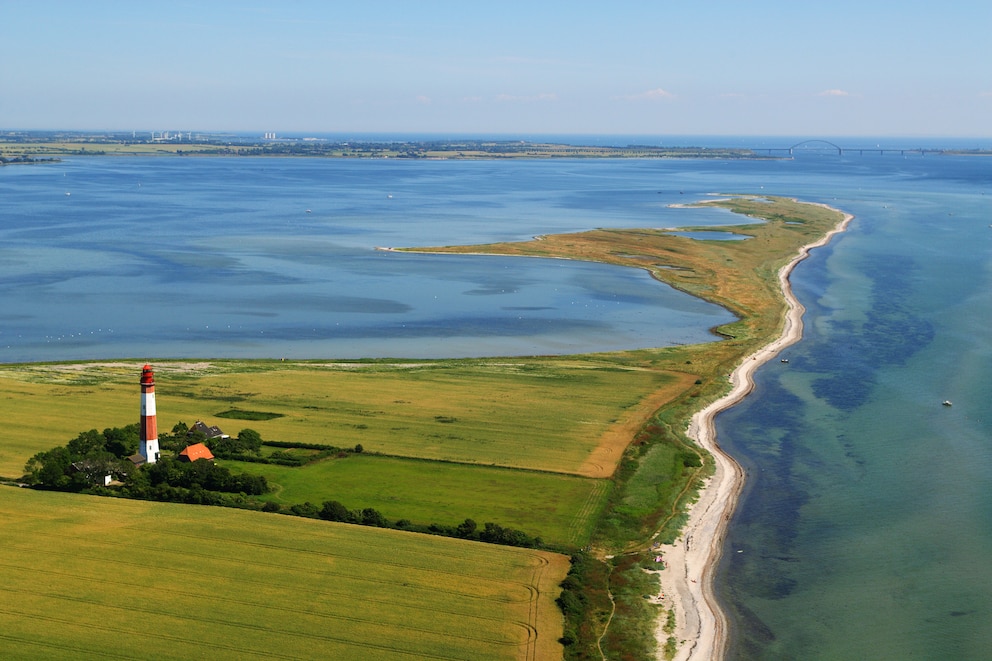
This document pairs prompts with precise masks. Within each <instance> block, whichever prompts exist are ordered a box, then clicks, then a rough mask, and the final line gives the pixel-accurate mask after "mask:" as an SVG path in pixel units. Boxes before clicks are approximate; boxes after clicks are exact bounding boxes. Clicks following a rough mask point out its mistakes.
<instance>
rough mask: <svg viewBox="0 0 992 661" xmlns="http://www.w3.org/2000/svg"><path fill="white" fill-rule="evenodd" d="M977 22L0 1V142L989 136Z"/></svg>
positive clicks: (829, 15)
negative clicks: (120, 136)
mask: <svg viewBox="0 0 992 661" xmlns="http://www.w3.org/2000/svg"><path fill="white" fill-rule="evenodd" d="M990 28H992V2H989V1H988V0H943V2H939V3H938V2H929V1H928V2H918V1H915V0H901V1H897V0H892V1H882V0H861V1H850V2H849V1H847V0H831V1H830V2H805V1H803V0H792V1H789V2H785V1H782V2H773V1H762V0H754V1H751V2H746V1H744V0H739V1H736V2H730V1H721V0H713V1H709V2H707V1H703V0H700V1H690V0H682V1H681V2H670V1H668V0H652V1H649V2H624V1H623V0H615V1H613V2H609V3H608V2H605V1H604V2H585V1H583V0H572V1H570V2H553V1H549V2H541V1H540V0H532V1H530V2H517V1H515V0H489V1H487V2H477V1H474V0H459V1H457V2H447V1H436V2H431V1H422V2H417V1H412V0H411V1H405V2H401V1H379V0H363V1H361V2H359V1H358V0H347V1H344V2H333V1H330V0H327V1H323V2H318V1H310V0H300V1H296V2H294V1H292V0H281V1H279V2H275V1H268V0H265V1H262V0H257V1H250V0H246V1H243V2H222V1H210V0H206V1H198V2H185V1H173V2H164V1H159V0H121V1H117V2H114V1H107V0H87V1H86V2H82V1H79V2H77V1H64V2H59V1H55V0H30V1H29V0H0V62H2V64H0V128H4V129H42V128H53V129H120V130H131V129H136V130H151V129H155V130H193V131H197V130H199V131H212V130H213V131H216V130H237V131H259V132H261V131H276V132H283V133H289V132H308V131H312V132H315V133H317V132H430V133H442V134H445V133H447V134H461V133H477V134H478V133H484V134H498V133H508V134H527V133H535V134H540V133H591V134H595V133H600V134H601V133H612V134H652V135H684V134H710V135H731V134H743V135H810V136H827V135H879V136H884V135H900V136H969V137H987V136H990V135H992V35H990Z"/></svg>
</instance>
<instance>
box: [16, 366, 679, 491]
mask: <svg viewBox="0 0 992 661" xmlns="http://www.w3.org/2000/svg"><path fill="white" fill-rule="evenodd" d="M153 367H154V368H155V378H156V400H157V406H158V422H159V429H160V430H163V431H168V430H169V429H171V427H172V425H174V424H175V423H176V422H179V421H180V420H182V421H184V422H186V423H187V424H190V425H192V424H193V422H195V421H196V420H203V421H204V422H207V423H208V424H217V425H219V426H220V427H221V429H223V430H224V431H225V432H227V433H229V434H237V432H238V431H240V430H241V429H243V428H245V427H248V428H251V429H255V430H256V431H258V432H259V433H260V434H261V435H262V437H263V438H265V439H267V440H280V441H297V442H305V443H322V444H330V445H335V446H338V447H354V446H355V445H357V444H361V445H362V446H363V447H364V448H365V449H366V450H367V451H371V452H382V453H386V454H391V455H399V456H406V457H417V458H423V459H439V460H444V461H456V462H466V463H475V464H483V465H498V466H508V467H516V468H529V469H535V470H546V471H558V472H564V473H581V474H586V475H594V476H600V477H602V476H608V475H609V474H611V473H612V469H613V466H614V465H615V462H616V461H617V460H618V459H619V457H620V451H621V450H622V447H623V445H625V444H626V442H627V441H629V438H630V435H631V434H630V433H629V431H628V433H627V434H626V437H625V438H622V439H620V440H619V442H620V449H619V450H618V449H614V451H613V452H612V453H604V452H603V451H602V450H600V446H601V445H602V444H603V443H604V442H608V441H604V439H607V437H609V436H610V435H611V434H613V435H615V432H616V431H618V429H620V428H625V427H627V426H629V425H630V424H640V419H642V418H643V417H644V416H645V415H648V414H649V413H650V411H640V412H639V413H638V414H637V415H636V416H635V418H638V419H636V420H633V421H632V420H630V415H631V411H632V410H633V411H635V412H636V411H637V405H638V404H639V403H641V402H642V401H643V400H645V398H649V397H653V399H654V400H657V399H658V398H659V397H658V394H657V393H659V392H660V393H661V399H669V398H671V397H674V396H675V395H676V394H677V393H678V392H681V390H683V389H684V387H685V383H684V381H685V379H686V378H687V377H685V376H684V375H677V374H671V373H667V372H664V371H661V370H657V369H653V368H651V367H650V366H642V365H631V366H623V365H619V364H617V363H615V362H610V361H609V360H607V359H605V358H599V359H596V358H592V357H590V358H570V359H565V358H562V359H529V360H528V359H510V360H507V361H503V362H494V361H470V360H469V361H457V360H451V361H432V362H418V363H374V362H373V363H316V362H315V363H283V362H280V361H260V362H252V361H216V362H211V363H168V362H165V363H153ZM140 372H141V363H139V362H114V363H93V364H88V365H87V364H83V365H3V366H0V419H3V421H4V434H3V442H2V443H0V475H3V476H7V477H16V476H19V475H20V474H21V472H22V471H23V468H24V463H25V462H26V461H27V460H28V459H29V458H30V457H31V456H32V455H34V454H35V453H36V452H39V451H42V450H47V449H49V448H51V447H53V446H56V445H63V444H65V443H66V442H68V441H69V440H70V439H72V438H74V437H75V436H76V435H77V434H79V433H80V432H82V431H86V430H88V429H92V428H97V429H100V430H102V429H104V428H106V427H114V426H121V425H125V424H130V423H132V422H137V420H138V404H139V398H138V396H139V390H138V385H137V383H138V376H140ZM658 405H659V406H660V404H658ZM235 407H236V408H240V409H247V410H255V411H267V412H273V413H279V414H282V416H283V417H279V418H275V419H272V420H250V421H248V420H230V419H221V418H216V417H215V416H216V414H217V413H221V412H224V411H227V410H229V409H231V408H235ZM649 408H651V407H649ZM612 442H614V445H615V444H616V439H613V440H612Z"/></svg>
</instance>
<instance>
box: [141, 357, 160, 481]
mask: <svg viewBox="0 0 992 661" xmlns="http://www.w3.org/2000/svg"><path fill="white" fill-rule="evenodd" d="M138 451H139V452H140V453H141V456H142V457H144V458H145V462H147V463H149V464H154V463H155V462H156V461H158V456H159V449H158V424H156V422H155V374H154V372H152V367H151V365H145V366H144V367H142V368H141V447H140V448H139V450H138Z"/></svg>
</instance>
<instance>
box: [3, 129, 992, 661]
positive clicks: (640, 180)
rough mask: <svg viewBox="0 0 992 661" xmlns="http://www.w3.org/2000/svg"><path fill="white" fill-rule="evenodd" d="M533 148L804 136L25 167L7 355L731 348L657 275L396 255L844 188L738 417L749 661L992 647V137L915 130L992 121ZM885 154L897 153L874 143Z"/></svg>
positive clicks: (715, 311)
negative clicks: (657, 154)
mask: <svg viewBox="0 0 992 661" xmlns="http://www.w3.org/2000/svg"><path fill="white" fill-rule="evenodd" d="M396 137H397V136H378V137H377V136H358V137H352V139H370V140H371V139H396ZM423 138H424V136H409V139H411V140H412V139H423ZM519 138H520V139H526V140H532V141H557V142H573V143H577V144H601V145H621V146H622V145H625V144H641V145H646V144H654V145H665V146H704V147H706V146H712V147H718V146H730V147H753V148H757V149H773V150H777V149H783V148H789V147H795V149H794V150H793V153H792V155H791V157H790V158H776V159H769V160H711V159H687V160H654V159H617V160H544V161H537V160H533V161H530V160H506V161H498V160H492V161H404V160H390V159H382V160H348V161H345V160H333V159H303V158H282V159H273V158H268V159H267V158H237V159H235V158H208V157H161V158H158V157H120V158H117V157H71V158H66V159H65V160H63V161H61V162H58V163H51V164H38V165H17V166H7V167H3V168H0V216H2V217H0V362H4V363H21V362H33V361H62V360H90V359H114V358H139V359H142V360H149V361H154V360H155V359H165V358H180V357H182V358H224V357H228V358H324V359H335V358H341V359H350V358H387V357H402V358H443V357H476V356H477V357H487V356H514V355H517V356H519V355H535V354H542V355H555V354H569V353H582V352H591V351H612V350H620V349H633V348H639V347H656V346H670V345H675V344H680V343H694V342H709V341H718V340H717V339H716V337H715V336H713V334H712V333H711V331H710V329H711V328H712V327H713V326H716V325H719V324H722V323H725V322H726V321H728V320H730V319H731V316H730V315H729V314H728V313H727V312H726V311H724V310H722V309H720V308H718V307H716V306H713V305H710V304H707V303H704V302H701V301H698V300H695V299H693V298H691V297H689V296H687V295H684V294H681V293H679V292H676V291H674V290H671V289H670V288H668V287H666V286H664V285H662V284H660V283H658V282H656V281H654V280H653V279H652V278H650V276H648V275H647V274H646V273H645V272H642V271H639V270H635V269H625V268H621V267H614V266H606V265H599V264H589V263H582V262H574V261H566V260H547V259H534V258H519V257H490V256H481V255H429V254H419V253H402V252H395V251H389V250H383V249H382V248H389V247H426V246H433V245H454V244H481V243H490V242H495V241H509V240H523V239H528V238H530V237H532V236H536V235H541V234H547V233H552V232H572V231H580V230H586V229H591V228H599V227H665V228H677V227H685V226H719V225H725V224H728V223H732V222H735V219H734V218H733V217H732V215H730V214H728V213H726V212H723V211H719V210H716V209H709V210H698V209H682V208H673V206H672V205H675V204H684V203H689V202H693V201H697V200H700V199H705V198H706V197H707V196H708V195H710V194H726V193H752V194H768V195H786V196H791V197H796V198H799V199H801V200H805V201H810V202H818V203H825V204H829V205H831V206H834V207H836V208H838V209H841V210H843V211H846V212H849V213H851V214H854V216H855V219H854V221H853V222H852V223H851V225H850V226H849V228H848V230H847V231H846V232H845V233H843V234H841V235H838V236H837V237H835V238H834V239H833V240H832V241H831V243H830V244H829V245H828V246H826V247H823V248H818V249H816V250H814V251H813V253H812V256H811V257H810V258H809V259H808V260H806V261H805V262H803V263H802V264H800V265H799V267H798V268H797V269H796V270H795V271H794V273H793V276H792V282H793V286H794V288H795V291H796V294H797V296H798V298H799V299H800V300H801V301H802V302H803V304H804V305H805V306H806V308H807V312H806V316H805V332H804V337H803V339H802V341H801V342H799V343H798V344H796V345H793V346H792V347H789V348H788V349H786V350H785V352H784V353H783V355H782V356H781V358H782V359H783V360H786V361H788V362H783V361H780V360H774V361H772V362H770V363H768V364H766V365H765V366H763V367H762V368H761V369H759V370H758V373H757V375H756V388H755V391H754V393H753V394H752V395H750V396H749V397H748V398H747V399H746V400H745V401H744V402H743V403H742V404H740V405H738V406H736V407H735V408H733V409H731V410H729V411H727V412H725V413H723V414H721V415H720V416H719V417H718V418H717V430H718V435H719V442H720V443H721V444H722V445H723V447H725V448H726V449H727V450H728V451H729V452H730V453H731V454H732V455H733V456H734V457H735V458H737V460H738V461H739V462H740V463H741V464H742V465H743V466H744V468H745V470H746V473H747V482H746V486H745V490H744V494H743V496H742V499H741V501H740V504H739V506H738V509H737V511H736V512H735V513H734V515H733V518H732V520H731V522H730V529H729V532H728V535H727V538H726V544H725V548H724V554H723V559H722V561H721V564H720V566H719V568H718V572H717V581H716V582H717V591H718V595H719V597H720V599H721V600H722V602H723V603H724V605H725V608H726V609H727V611H728V613H729V614H730V617H731V623H732V627H731V630H732V636H731V650H730V655H729V657H730V658H731V659H740V660H744V659H803V660H819V659H823V660H827V659H831V660H833V659H838V660H841V659H843V660H847V659H878V660H893V661H896V660H898V661H902V660H905V659H942V660H956V659H961V660H965V659H967V660H972V659H983V658H990V655H989V652H988V650H989V649H992V489H990V486H992V331H990V328H989V324H990V321H992V156H975V155H949V154H940V153H935V152H930V151H924V152H923V153H921V152H919V151H907V150H917V149H920V148H924V149H928V150H929V149H939V148H949V149H989V148H992V140H989V139H964V138H962V139H954V140H951V139H938V138H918V137H916V138H884V139H880V138H866V137H844V136H840V137H830V138H827V139H825V140H818V141H814V142H807V139H806V138H803V137H801V136H800V137H795V138H781V137H769V138H754V137H741V136H723V137H717V138H713V137H705V136H698V137H692V136H690V137H670V138H666V137H659V136H519ZM837 146H840V147H841V148H843V151H840V150H838V149H837V148H836V147H837ZM859 147H860V148H864V151H860V152H859V151H856V148H859ZM882 148H885V149H888V150H894V151H884V152H881V153H880V152H878V151H869V150H871V149H875V150H878V149H882ZM900 150H902V151H900ZM769 153H772V152H769ZM774 153H778V154H780V155H781V154H782V152H774Z"/></svg>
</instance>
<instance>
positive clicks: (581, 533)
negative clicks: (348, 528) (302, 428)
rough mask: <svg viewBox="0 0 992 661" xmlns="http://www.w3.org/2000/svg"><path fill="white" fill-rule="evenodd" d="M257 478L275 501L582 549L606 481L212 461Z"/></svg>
mask: <svg viewBox="0 0 992 661" xmlns="http://www.w3.org/2000/svg"><path fill="white" fill-rule="evenodd" d="M217 463H218V465H222V466H227V467H228V468H231V469H232V470H235V471H244V472H248V473H253V474H260V475H264V476H265V477H266V478H267V479H268V480H269V485H270V486H272V487H273V488H274V489H275V490H274V492H273V493H271V494H267V495H266V496H262V498H263V499H265V500H271V501H274V502H277V503H280V504H286V505H292V504H296V503H303V502H307V501H309V502H312V503H315V504H320V503H322V502H324V501H326V500H337V501H340V502H341V503H343V504H344V505H345V506H346V507H348V508H349V509H353V510H354V509H364V508H366V507H371V508H373V509H375V510H378V511H379V512H381V513H382V514H383V516H385V517H386V518H387V519H389V520H390V521H396V520H397V519H401V518H402V519H409V520H410V521H412V522H413V523H415V524H423V525H427V524H431V523H438V524H441V525H448V526H456V525H458V524H459V523H461V522H462V521H464V520H465V519H473V520H475V521H476V522H477V523H478V524H479V525H480V526H481V525H482V524H483V523H485V522H487V521H491V522H493V523H498V524H499V525H501V526H504V527H509V528H515V529H517V530H522V531H523V532H525V533H527V534H529V535H531V536H538V537H541V538H542V539H543V540H544V541H545V542H547V543H550V544H555V545H559V546H560V545H566V546H573V547H578V546H584V545H585V544H587V543H588V542H589V535H590V534H591V532H592V523H593V521H594V520H595V518H596V517H595V515H596V514H598V513H599V512H600V511H601V510H602V508H603V506H604V504H605V498H606V496H607V495H608V493H609V489H610V486H611V483H610V482H609V481H608V480H595V479H591V478H585V477H577V476H572V475H558V474H553V473H538V472H532V471H520V470H509V469H505V468H490V467H484V466H466V465H463V464H452V463H442V462H425V461H423V460H410V459H401V458H395V457H374V456H369V455H367V454H350V455H348V456H347V457H346V458H343V459H327V460H324V461H321V462H319V463H315V464H310V465H308V466H304V467H302V468H290V467H286V466H276V465H271V464H254V463H244V462H236V461H218V462H217Z"/></svg>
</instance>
